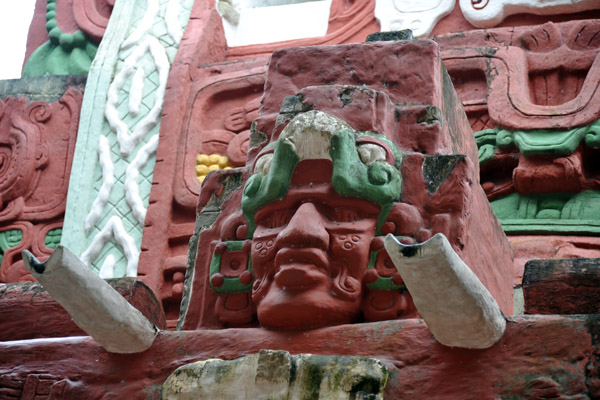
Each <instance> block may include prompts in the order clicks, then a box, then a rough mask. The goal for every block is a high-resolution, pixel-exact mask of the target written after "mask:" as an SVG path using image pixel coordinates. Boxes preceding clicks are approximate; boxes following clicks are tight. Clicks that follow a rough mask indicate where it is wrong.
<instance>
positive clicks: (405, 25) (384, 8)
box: [375, 0, 456, 38]
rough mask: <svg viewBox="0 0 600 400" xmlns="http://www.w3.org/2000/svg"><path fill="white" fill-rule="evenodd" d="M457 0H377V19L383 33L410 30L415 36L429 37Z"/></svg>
mask: <svg viewBox="0 0 600 400" xmlns="http://www.w3.org/2000/svg"><path fill="white" fill-rule="evenodd" d="M455 3H456V0H376V1H375V18H377V20H378V21H379V24H380V25H381V32H389V31H400V30H403V29H410V30H412V31H413V36H414V37H416V38H423V37H427V36H429V34H430V33H431V31H432V30H433V28H434V27H435V25H436V24H437V23H438V22H439V21H440V20H441V19H442V18H444V17H445V16H446V15H448V14H450V13H451V12H452V10H453V9H454V4H455Z"/></svg>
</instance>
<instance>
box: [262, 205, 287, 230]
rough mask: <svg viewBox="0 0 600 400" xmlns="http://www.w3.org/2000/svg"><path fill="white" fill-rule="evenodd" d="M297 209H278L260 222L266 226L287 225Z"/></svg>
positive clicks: (277, 226) (271, 227)
mask: <svg viewBox="0 0 600 400" xmlns="http://www.w3.org/2000/svg"><path fill="white" fill-rule="evenodd" d="M294 211H295V210H290V209H283V210H277V211H274V212H272V213H270V214H269V215H267V216H265V217H264V218H263V219H262V221H260V224H261V225H262V226H264V227H267V228H270V229H274V228H280V227H282V226H285V225H287V224H288V223H289V222H290V220H291V219H292V217H293V216H294Z"/></svg>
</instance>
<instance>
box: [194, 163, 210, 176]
mask: <svg viewBox="0 0 600 400" xmlns="http://www.w3.org/2000/svg"><path fill="white" fill-rule="evenodd" d="M210 171H211V170H210V169H209V167H207V166H206V165H203V164H200V165H196V175H206V174H208V173H209V172H210Z"/></svg>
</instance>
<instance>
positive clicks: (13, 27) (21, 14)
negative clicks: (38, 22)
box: [0, 0, 35, 79]
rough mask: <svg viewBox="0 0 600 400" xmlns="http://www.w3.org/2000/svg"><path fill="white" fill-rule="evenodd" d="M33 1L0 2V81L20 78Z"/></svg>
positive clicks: (10, 0)
mask: <svg viewBox="0 0 600 400" xmlns="http://www.w3.org/2000/svg"><path fill="white" fill-rule="evenodd" d="M34 5H35V0H0V54H1V57H0V60H1V62H0V79H16V78H20V77H21V67H22V66H23V57H24V56H25V43H26V42H27V31H28V30H29V24H30V23H31V18H32V17H33V7H34Z"/></svg>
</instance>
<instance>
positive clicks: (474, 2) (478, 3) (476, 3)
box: [471, 0, 489, 10]
mask: <svg viewBox="0 0 600 400" xmlns="http://www.w3.org/2000/svg"><path fill="white" fill-rule="evenodd" d="M488 3H489V0H471V6H472V7H473V8H474V9H476V10H482V9H484V8H485V7H486V6H487V5H488Z"/></svg>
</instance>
